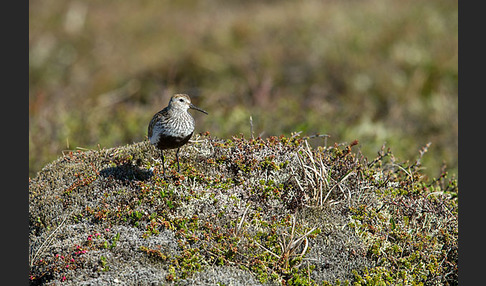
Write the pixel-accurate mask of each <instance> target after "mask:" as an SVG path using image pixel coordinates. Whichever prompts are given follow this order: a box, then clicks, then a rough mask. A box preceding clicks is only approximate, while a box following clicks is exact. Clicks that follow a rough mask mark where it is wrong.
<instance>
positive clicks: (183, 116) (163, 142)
mask: <svg viewBox="0 0 486 286" xmlns="http://www.w3.org/2000/svg"><path fill="white" fill-rule="evenodd" d="M189 109H194V110H197V111H200V112H202V113H204V114H206V115H207V114H208V113H207V112H206V111H205V110H203V109H201V108H199V107H197V106H195V105H193V104H192V103H191V99H190V97H189V96H188V95H187V94H175V95H173V96H172V97H171V98H170V101H169V104H168V105H167V107H165V108H164V109H162V110H161V111H159V112H157V113H156V114H155V115H154V116H153V117H152V120H150V123H149V126H148V139H149V141H150V144H152V145H154V146H155V147H156V148H157V149H158V150H160V154H161V157H162V170H163V172H164V175H165V166H164V150H167V149H176V148H177V151H176V159H177V172H180V166H179V149H180V147H181V146H183V145H184V144H186V143H187V142H188V141H189V139H190V138H191V136H192V134H193V133H194V128H195V122H194V118H193V117H192V116H191V114H190V113H189V112H188V110H189Z"/></svg>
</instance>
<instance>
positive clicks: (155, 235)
mask: <svg viewBox="0 0 486 286" xmlns="http://www.w3.org/2000/svg"><path fill="white" fill-rule="evenodd" d="M356 145H357V143H356V142H353V143H352V144H350V145H347V144H343V145H338V144H336V145H335V146H332V147H323V146H320V147H317V148H312V147H310V146H309V144H308V141H307V140H306V139H303V138H300V137H299V136H298V135H295V134H294V135H292V136H291V137H284V136H281V137H270V138H268V139H266V140H263V139H260V138H258V139H245V138H243V137H233V138H232V139H231V140H220V139H215V138H211V137H210V136H197V137H196V140H194V141H193V142H191V143H190V144H188V145H186V146H184V147H183V148H182V150H181V153H180V159H181V172H180V173H177V172H175V170H176V165H175V162H174V159H173V158H174V156H173V153H171V152H166V164H167V165H166V169H167V170H170V171H168V172H167V174H165V175H164V174H162V173H161V170H162V167H161V166H160V163H159V161H157V160H156V158H158V157H159V154H158V152H157V151H156V150H155V149H154V148H153V147H152V146H150V144H149V143H148V142H147V141H144V142H140V143H135V144H131V145H127V146H123V147H117V148H111V149H101V150H90V151H78V152H69V153H67V154H65V155H64V156H62V157H61V158H59V159H58V160H56V161H54V162H52V163H51V164H48V165H47V166H45V167H44V168H43V169H42V170H41V171H40V172H39V173H38V174H37V176H36V177H35V178H32V179H30V182H29V211H30V257H29V259H30V261H29V262H30V281H31V284H32V285H39V284H46V285H49V284H56V283H57V282H63V284H65V285H70V284H76V285H79V284H83V283H85V284H86V285H105V284H107V283H111V284H114V285H116V284H117V283H119V284H120V285H135V284H136V285H165V284H177V285H316V284H317V285H322V284H324V285H329V284H331V285H335V284H349V283H356V284H358V285H376V284H378V283H382V284H383V285H385V284H387V285H389V284H397V283H398V284H407V285H408V284H420V283H424V284H427V285H429V284H430V285H444V284H446V285H447V284H449V285H454V284H457V192H458V189H457V183H456V180H455V179H450V178H448V175H447V173H446V172H445V171H444V172H443V174H442V175H441V176H440V177H439V178H436V179H431V180H429V179H427V178H425V177H424V176H423V175H422V173H421V169H420V163H419V162H420V158H419V160H418V162H414V163H412V164H407V163H398V162H396V160H395V158H394V157H393V156H392V154H391V153H390V152H389V151H387V152H385V150H381V151H380V152H379V155H378V157H377V158H376V159H374V160H372V161H368V160H367V159H366V158H364V157H363V156H362V155H361V154H360V152H359V151H357V150H355V149H357V147H353V146H356ZM422 153H423V152H422ZM422 153H421V155H422Z"/></svg>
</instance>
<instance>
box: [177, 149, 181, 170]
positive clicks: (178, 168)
mask: <svg viewBox="0 0 486 286" xmlns="http://www.w3.org/2000/svg"><path fill="white" fill-rule="evenodd" d="M179 149H180V148H177V152H176V159H177V172H178V173H179V172H180V171H181V167H180V166H179Z"/></svg>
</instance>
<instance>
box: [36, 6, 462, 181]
mask: <svg viewBox="0 0 486 286" xmlns="http://www.w3.org/2000/svg"><path fill="white" fill-rule="evenodd" d="M29 84H30V88H29V175H30V176H31V177H32V176H34V175H35V173H36V172H37V171H39V170H40V169H41V168H42V167H43V166H44V165H45V164H46V163H48V162H49V161H52V160H54V159H55V158H57V157H59V156H60V155H61V154H62V151H63V150H69V149H71V150H72V149H76V148H77V147H82V148H93V149H97V148H98V146H99V147H101V148H105V147H106V148H109V147H115V146H118V145H124V144H127V143H132V142H136V141H141V140H144V139H145V137H146V134H147V125H148V122H149V121H150V119H151V117H152V115H153V114H154V113H155V112H157V111H158V110H160V109H162V108H163V107H165V106H166V105H167V103H168V100H169V98H170V96H171V95H172V94H174V93H182V92H183V93H188V94H189V95H190V96H191V97H192V99H193V103H195V104H196V105H197V106H199V107H201V108H203V109H205V110H207V111H208V112H209V116H205V115H204V114H201V113H198V112H194V113H193V114H194V116H195V118H196V121H197V127H196V132H204V131H210V133H211V135H212V136H216V137H221V138H229V137H230V136H232V135H238V134H239V133H243V134H245V136H250V123H249V117H250V116H252V118H253V130H254V133H255V136H258V135H260V134H261V135H262V137H267V136H270V135H280V134H285V135H290V133H291V132H298V131H302V135H312V134H315V133H320V134H328V135H330V136H331V137H330V138H328V140H327V144H328V145H331V144H333V143H334V142H339V143H340V142H351V141H353V140H354V139H358V140H359V142H360V144H359V146H360V148H361V150H362V152H363V153H364V154H365V155H366V156H369V157H374V156H375V155H376V152H377V151H378V150H379V149H380V147H381V146H382V145H383V143H385V142H386V145H387V147H390V148H391V150H392V151H393V153H394V154H395V156H396V157H398V159H400V160H414V159H416V158H417V156H418V154H419V150H420V148H421V147H423V146H425V144H427V143H428V142H432V145H431V146H430V148H429V151H428V153H427V154H426V155H425V157H424V158H423V159H422V162H423V165H424V167H426V170H425V172H426V173H427V174H428V175H429V176H437V175H438V174H439V172H440V169H441V166H442V165H443V164H444V163H445V164H446V165H447V167H448V169H449V171H450V172H453V173H457V147H458V116H457V104H458V2H457V1H450V0H429V1H423V0H409V1H398V0H396V1H391V0H369V1H368V0H361V1H359V0H355V1H351V0H349V1H331V0H329V1H322V0H321V1H314V0H303V1H236V0H233V1H215V0H214V1H210V0H208V1H195V0H182V1H163V0H158V1H148V0H147V1H113V0H105V1H65V0H63V1H61V0H38V1H29ZM315 140H317V139H315ZM319 140H321V141H319V142H317V143H316V142H314V144H324V143H323V141H322V139H319Z"/></svg>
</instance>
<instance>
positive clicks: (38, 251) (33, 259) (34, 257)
mask: <svg viewBox="0 0 486 286" xmlns="http://www.w3.org/2000/svg"><path fill="white" fill-rule="evenodd" d="M73 212H74V210H73V211H71V213H69V214H68V215H66V217H65V218H64V219H63V220H62V222H61V223H60V224H59V225H58V226H57V227H56V229H55V230H54V231H53V232H52V233H51V234H50V235H49V236H48V237H47V238H46V240H44V242H43V243H42V244H41V246H40V247H39V248H38V249H37V251H36V252H35V254H34V256H33V257H32V258H31V259H30V263H29V265H30V267H32V266H33V265H34V261H35V259H36V258H37V255H39V253H40V251H41V250H42V249H43V248H44V245H45V244H46V243H47V242H48V241H49V240H50V239H51V237H52V236H53V235H54V234H55V233H56V232H57V231H58V230H59V229H60V228H61V227H62V226H63V225H64V223H65V222H66V220H67V218H68V217H70V216H71V215H72V214H73ZM46 247H47V246H46Z"/></svg>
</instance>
